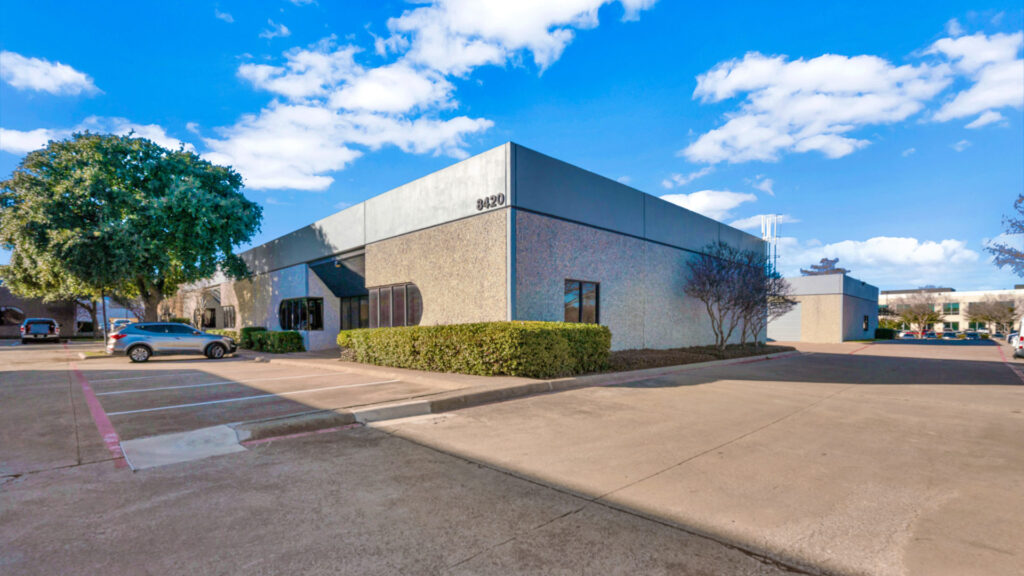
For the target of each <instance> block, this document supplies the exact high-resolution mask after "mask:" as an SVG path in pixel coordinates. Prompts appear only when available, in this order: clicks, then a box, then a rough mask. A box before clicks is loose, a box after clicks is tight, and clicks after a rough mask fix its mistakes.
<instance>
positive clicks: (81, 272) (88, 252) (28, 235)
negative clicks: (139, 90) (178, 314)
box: [0, 132, 262, 321]
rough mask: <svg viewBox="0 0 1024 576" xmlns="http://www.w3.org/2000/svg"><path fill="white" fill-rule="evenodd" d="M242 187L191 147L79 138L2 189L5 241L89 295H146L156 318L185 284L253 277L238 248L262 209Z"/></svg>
mask: <svg viewBox="0 0 1024 576" xmlns="http://www.w3.org/2000/svg"><path fill="white" fill-rule="evenodd" d="M241 187H242V178H241V176H239V174H238V173H237V172H235V171H234V170H232V169H231V168H228V167H224V166H216V165H214V164H211V163H210V162H207V161H205V160H203V159H201V158H200V157H199V156H197V155H196V154H195V153H192V152H189V151H187V150H184V149H179V150H168V149H166V148H163V147H161V146H159V145H157V144H155V143H154V142H152V141H150V140H147V139H145V138H135V137H133V136H132V135H127V136H114V135H105V134H92V133H88V132H85V133H80V134H74V135H73V136H72V137H71V138H70V139H67V140H61V141H53V142H50V143H49V144H48V145H47V146H46V148H43V149H41V150H36V151H34V152H30V153H29V154H28V155H27V156H26V157H25V158H24V159H23V160H22V161H21V164H19V166H18V168H17V169H16V170H15V171H14V174H13V175H12V176H11V178H10V179H8V180H6V181H4V182H0V243H2V244H3V245H4V247H5V248H7V249H10V250H13V251H14V253H15V254H18V253H22V254H25V255H32V257H31V258H24V259H23V260H22V262H23V263H29V262H33V261H34V262H37V263H40V264H43V265H45V266H47V267H49V268H51V270H48V271H47V272H46V274H48V275H49V276H51V277H53V278H59V279H62V282H63V283H65V284H68V285H71V286H78V287H81V289H82V290H85V291H86V292H87V293H89V294H92V295H94V294H95V293H96V292H97V291H98V290H101V289H103V290H106V291H109V292H113V293H116V294H121V295H124V296H138V297H140V298H141V299H142V300H143V302H144V303H145V320H147V321H153V320H156V319H157V308H158V306H159V303H160V300H162V299H163V298H164V297H165V296H168V295H170V294H173V293H174V292H175V290H177V288H178V286H180V285H181V284H183V283H189V282H194V281H197V280H200V279H202V278H206V277H209V276H211V275H213V274H214V273H215V272H217V271H218V270H221V271H223V272H224V273H225V274H227V275H228V276H231V277H241V276H244V275H245V274H246V273H247V269H246V266H245V263H244V262H243V261H242V259H241V258H239V257H238V256H237V255H236V254H234V249H235V247H237V246H238V245H239V244H241V243H243V242H246V241H248V240H249V239H250V238H252V236H253V234H255V233H256V232H257V231H258V230H259V226H260V221H261V219H262V210H261V208H260V207H259V205H257V204H256V203H254V202H251V201H249V200H248V199H246V198H245V196H244V195H242V194H241V192H240V191H239V190H240V189H241ZM21 272H24V270H21V271H19V273H21ZM3 274H4V275H5V276H6V275H8V274H10V272H7V271H5V272H3ZM17 284H18V283H17V282H14V283H12V289H13V290H14V291H17V288H16V285H17Z"/></svg>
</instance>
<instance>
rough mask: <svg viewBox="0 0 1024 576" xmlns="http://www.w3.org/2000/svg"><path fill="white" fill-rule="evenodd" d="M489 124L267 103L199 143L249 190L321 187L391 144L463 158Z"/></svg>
mask: <svg viewBox="0 0 1024 576" xmlns="http://www.w3.org/2000/svg"><path fill="white" fill-rule="evenodd" d="M491 126H492V123H491V121H489V120H484V119H472V118H467V117H465V116H460V117H457V118H452V119H450V120H436V119H427V118H418V119H415V120H410V119H406V118H396V117H391V116H382V115H376V114H370V113H356V112H346V111H336V110H331V109H329V108H326V107H324V106H320V105H313V104H302V105H292V104H282V103H272V104H271V105H270V106H268V107H267V108H264V109H263V110H261V111H260V113H259V114H251V115H247V116H244V117H242V118H241V119H240V120H239V121H238V122H237V123H236V124H235V125H234V126H231V127H228V128H221V129H218V133H219V134H220V136H221V137H220V138H207V139H204V142H205V144H206V146H207V148H208V149H209V150H210V152H208V153H206V154H204V156H205V157H206V158H208V159H209V160H210V161H212V162H216V163H223V164H231V165H232V166H233V167H234V168H235V169H236V170H238V171H239V172H240V173H241V174H242V176H244V177H245V183H246V186H248V187H250V188H255V189H282V188H292V189H297V190H323V189H325V188H327V187H328V186H330V184H331V182H333V181H334V179H333V178H331V177H330V176H326V175H324V174H325V173H327V172H334V171H338V170H342V169H344V168H345V167H346V166H348V164H349V163H351V162H352V161H353V160H355V159H356V158H358V157H359V156H361V155H362V154H363V152H362V151H360V150H359V149H357V148H356V146H365V147H367V148H370V149H371V150H375V149H378V148H380V147H382V146H385V145H394V146H397V147H398V148H400V149H401V150H403V151H406V152H414V153H420V154H422V153H428V152H433V153H436V154H448V155H452V156H455V157H457V158H461V157H465V156H466V153H465V151H464V150H463V148H464V146H465V143H464V141H463V138H464V136H466V135H467V134H473V133H477V132H481V131H483V130H486V129H488V128H490V127H491Z"/></svg>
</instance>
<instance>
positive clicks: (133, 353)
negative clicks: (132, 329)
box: [128, 346, 152, 362]
mask: <svg viewBox="0 0 1024 576" xmlns="http://www.w3.org/2000/svg"><path fill="white" fill-rule="evenodd" d="M151 354H152V353H151V352H150V351H149V348H146V347H145V346H136V347H135V348H132V349H131V350H129V351H128V357H129V358H131V360H132V362H145V361H146V360H149V357H150V355H151Z"/></svg>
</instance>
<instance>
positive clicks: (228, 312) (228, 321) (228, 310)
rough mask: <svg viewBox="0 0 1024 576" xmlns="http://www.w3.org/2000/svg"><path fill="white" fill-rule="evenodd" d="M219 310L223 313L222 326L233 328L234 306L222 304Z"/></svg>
mask: <svg viewBox="0 0 1024 576" xmlns="http://www.w3.org/2000/svg"><path fill="white" fill-rule="evenodd" d="M221 312H222V313H223V314H224V327H225V328H234V327H235V307H234V306H224V307H223V308H221Z"/></svg>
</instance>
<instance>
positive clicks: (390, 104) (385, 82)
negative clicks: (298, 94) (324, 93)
mask: <svg viewBox="0 0 1024 576" xmlns="http://www.w3.org/2000/svg"><path fill="white" fill-rule="evenodd" d="M454 89H455V88H454V86H452V85H451V83H450V82H448V81H447V80H445V78H444V77H443V76H441V75H440V74H438V73H436V72H433V71H430V70H416V69H414V68H412V67H411V66H409V65H408V64H405V63H402V62H399V63H397V64H391V65H388V66H381V67H379V68H373V69H371V70H369V71H367V72H365V73H363V74H361V75H360V76H358V77H356V78H353V79H352V80H350V81H349V82H348V83H347V84H346V85H345V86H344V87H342V88H341V89H340V90H338V91H337V92H335V93H334V94H332V95H331V98H330V101H329V102H330V105H331V107H333V108H346V109H349V110H369V111H375V112H391V113H396V112H408V111H409V110H412V109H415V108H421V107H431V108H448V107H451V106H453V103H452V102H451V93H452V91H454Z"/></svg>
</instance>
